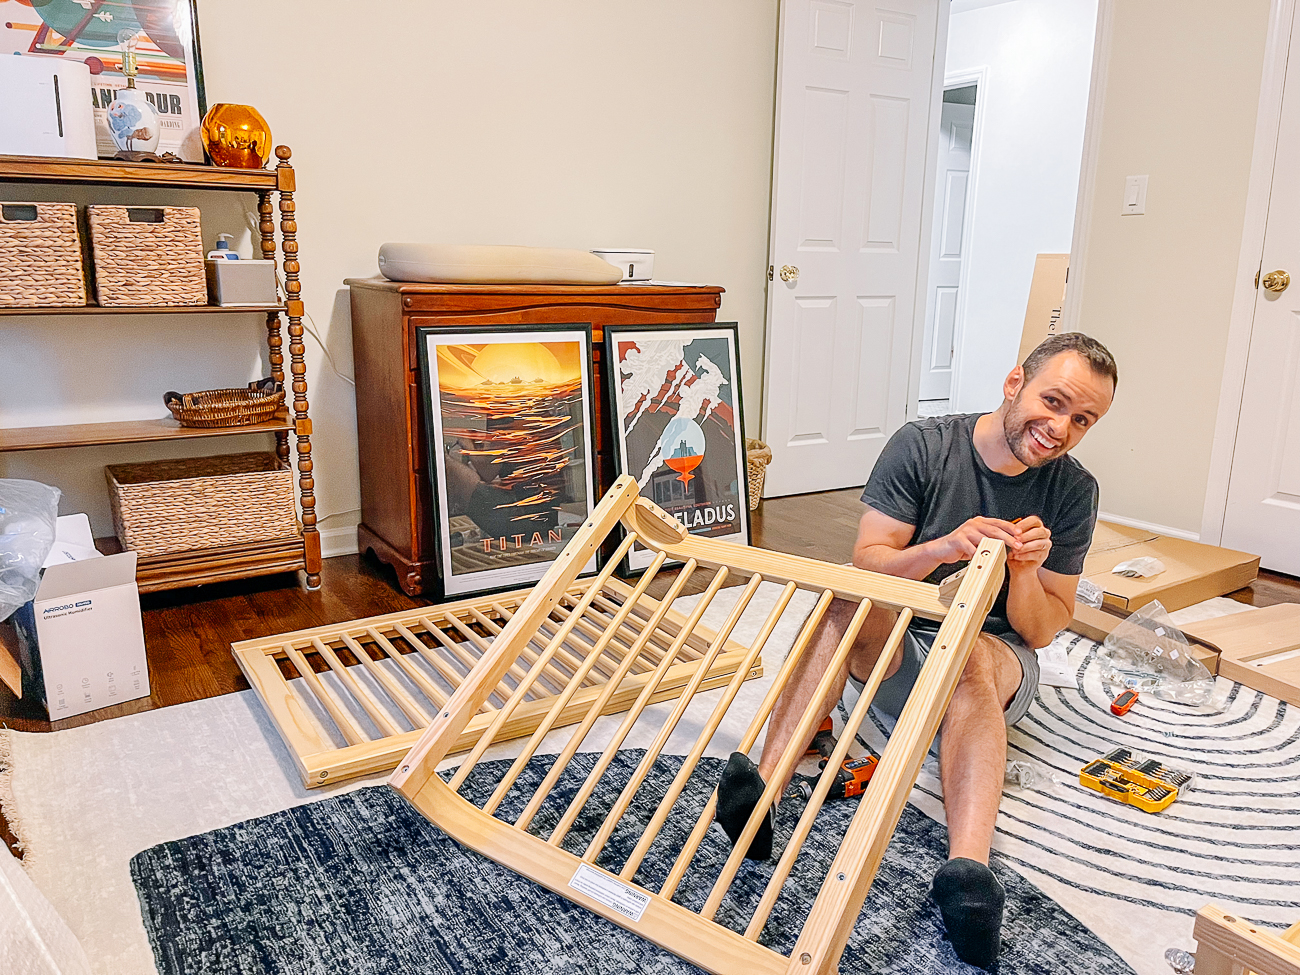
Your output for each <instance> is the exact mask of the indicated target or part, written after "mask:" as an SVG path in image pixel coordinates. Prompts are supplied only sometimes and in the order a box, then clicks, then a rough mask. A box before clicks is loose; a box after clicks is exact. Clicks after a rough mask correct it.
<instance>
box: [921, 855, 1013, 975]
mask: <svg viewBox="0 0 1300 975" xmlns="http://www.w3.org/2000/svg"><path fill="white" fill-rule="evenodd" d="M930 896H931V897H932V898H933V899H934V902H935V903H936V904H938V905H939V912H940V913H941V914H942V915H943V926H944V928H946V929H947V931H948V940H950V941H951V942H952V946H953V949H954V950H955V951H956V952H957V957H958V958H960V959H961V960H962V961H964V962H966V963H967V964H968V965H976V966H978V967H979V968H984V969H988V968H990V967H991V966H992V965H993V963H994V962H995V961H997V959H998V950H999V949H1000V948H1001V947H1002V905H1003V903H1004V902H1005V901H1006V893H1005V892H1004V891H1003V890H1002V885H1001V884H1000V883H998V878H997V877H995V876H993V871H992V870H990V869H989V868H988V867H986V866H985V865H984V864H982V863H980V862H979V861H977V860H968V859H966V858H965V857H956V858H955V859H952V860H949V861H948V862H947V863H945V864H944V865H943V866H942V867H940V868H939V872H938V873H936V874H935V875H934V886H933V887H931V888H930Z"/></svg>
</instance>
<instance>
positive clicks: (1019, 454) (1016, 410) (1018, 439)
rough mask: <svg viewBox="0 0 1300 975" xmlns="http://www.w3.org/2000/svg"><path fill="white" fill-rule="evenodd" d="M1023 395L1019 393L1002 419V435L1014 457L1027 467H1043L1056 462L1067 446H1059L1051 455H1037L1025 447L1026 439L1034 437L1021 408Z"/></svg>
mask: <svg viewBox="0 0 1300 975" xmlns="http://www.w3.org/2000/svg"><path fill="white" fill-rule="evenodd" d="M1022 395H1023V394H1022V393H1017V394H1016V398H1015V399H1013V400H1012V401H1011V408H1010V409H1008V410H1007V414H1006V416H1005V417H1003V419H1002V435H1003V436H1004V437H1005V438H1006V441H1007V447H1008V448H1010V450H1011V454H1012V456H1014V457H1015V458H1016V460H1018V461H1020V463H1022V464H1024V465H1025V466H1026V467H1042V466H1043V465H1044V464H1046V463H1047V462H1048V461H1052V460H1055V459H1056V458H1057V457H1060V456H1061V455H1062V454H1063V453H1065V450H1066V448H1065V444H1064V443H1062V444H1060V445H1058V446H1057V448H1056V449H1055V450H1053V451H1052V452H1051V453H1049V454H1036V453H1034V452H1033V451H1032V450H1031V449H1030V448H1029V447H1027V446H1026V445H1025V438H1026V437H1030V436H1032V434H1031V433H1030V432H1029V426H1030V424H1029V421H1028V420H1026V419H1025V414H1024V411H1023V410H1021V408H1020V397H1021V396H1022Z"/></svg>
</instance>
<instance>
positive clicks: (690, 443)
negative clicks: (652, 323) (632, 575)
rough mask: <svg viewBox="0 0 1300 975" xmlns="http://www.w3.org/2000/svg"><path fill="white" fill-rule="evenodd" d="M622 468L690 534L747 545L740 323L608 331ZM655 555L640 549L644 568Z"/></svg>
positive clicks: (632, 561)
mask: <svg viewBox="0 0 1300 975" xmlns="http://www.w3.org/2000/svg"><path fill="white" fill-rule="evenodd" d="M605 336H606V343H607V358H606V361H607V362H609V363H610V364H611V366H612V367H616V368H611V369H610V383H611V390H612V393H613V396H612V399H613V404H614V409H613V424H614V427H615V454H616V461H617V465H618V471H619V473H622V474H629V475H631V476H632V477H634V478H636V480H637V483H638V484H639V485H640V488H641V494H642V495H643V496H645V497H648V498H650V499H651V500H653V501H654V502H655V504H657V505H659V507H661V508H663V509H664V510H665V511H667V512H668V513H669V514H671V515H673V516H674V517H675V518H677V520H678V521H680V522H681V523H682V524H683V525H685V526H686V527H687V529H689V530H690V531H691V532H692V533H693V534H696V535H704V536H707V537H709V538H723V539H727V540H728V541H734V542H739V543H741V544H747V543H748V541H749V511H748V508H747V505H746V494H745V466H744V465H745V455H744V443H745V437H744V431H743V427H742V424H741V420H740V405H739V404H740V393H739V385H740V382H739V378H740V377H739V357H738V355H737V351H736V349H737V343H736V327H735V326H734V325H709V326H705V325H692V326H683V327H680V328H668V329H654V330H647V329H638V328H617V327H614V326H610V327H607V328H606V329H605ZM652 557H653V556H652V553H651V552H650V551H648V550H647V549H644V548H640V547H637V548H634V549H633V551H632V552H631V553H630V555H629V556H628V567H629V568H630V569H631V570H632V571H639V570H641V569H644V568H645V567H646V566H647V565H649V563H650V561H651V559H652Z"/></svg>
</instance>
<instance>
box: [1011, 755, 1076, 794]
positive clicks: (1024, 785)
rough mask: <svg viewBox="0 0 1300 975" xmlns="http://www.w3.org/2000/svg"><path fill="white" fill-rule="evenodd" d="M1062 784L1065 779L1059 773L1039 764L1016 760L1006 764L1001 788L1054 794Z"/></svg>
mask: <svg viewBox="0 0 1300 975" xmlns="http://www.w3.org/2000/svg"><path fill="white" fill-rule="evenodd" d="M1064 782H1065V778H1064V777H1063V776H1062V775H1061V774H1060V773H1059V772H1057V771H1056V770H1055V769H1050V768H1048V767H1047V766H1046V765H1043V764H1042V763H1041V762H1034V761H1031V760H1029V759H1017V760H1016V761H1012V762H1007V769H1006V777H1005V779H1004V780H1003V786H1004V788H1007V789H1022V790H1025V791H1028V792H1056V791H1057V790H1058V789H1060V787H1061V786H1062V785H1063V784H1064Z"/></svg>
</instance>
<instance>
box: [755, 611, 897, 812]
mask: <svg viewBox="0 0 1300 975" xmlns="http://www.w3.org/2000/svg"><path fill="white" fill-rule="evenodd" d="M855 612H857V605H856V604H855V603H852V602H849V601H848V600H847V599H834V600H832V601H831V604H830V606H829V607H827V609H826V615H825V616H824V617H822V621H821V624H820V625H819V626H818V627H817V631H816V633H814V634H813V638H812V642H811V643H809V645H808V649H807V650H805V651H804V654H803V656H802V657H801V658H800V660H799V663H798V664H796V665H795V668H794V672H793V673H792V674H791V675H790V681H789V683H787V684H786V685H785V690H784V691H783V692H782V693H781V696H780V697H779V698H778V699H777V702H776V707H774V708H773V709H772V717H771V719H770V720H769V721H768V723H767V738H766V739H765V740H764V742H763V754H762V757H761V758H760V759H759V763H758V772H759V774H760V775H761V776H762V777H763V780H764V781H769V780H770V778H771V776H772V775H773V774H774V773H775V772H776V767H777V764H778V763H779V762H780V761H781V753H782V752H784V751H785V748H786V746H787V745H788V744H789V742H790V739H791V738H793V737H794V733H795V730H796V728H797V727H798V725H799V722H800V720H801V719H802V718H803V716H804V714H805V713H806V712H807V710H808V709H809V708H810V707H812V706H813V705H814V703H815V704H816V707H817V720H816V721H814V722H813V724H812V732H810V733H809V735H808V736H807V738H805V739H804V740H803V741H802V742H800V743H799V745H800V746H801V747H800V749H799V751H800V752H801V753H802V751H803V750H804V749H806V748H807V747H808V745H809V743H810V742H811V741H812V736H813V734H815V733H816V731H817V726H818V725H820V724H821V723H822V721H824V720H825V719H826V716H827V715H829V714H830V713H831V711H832V710H833V709H834V707H835V703H836V702H837V701H838V700H839V699H840V697H841V696H843V694H844V685H845V683H847V682H848V678H849V672H850V671H852V672H853V673H854V674H855V675H856V676H858V677H861V678H862V679H864V680H865V679H866V677H867V676H868V675H869V674H870V673H871V668H872V667H874V666H875V665H876V659H877V658H878V657H879V656H880V651H881V650H882V649H883V648H884V646H885V641H886V640H887V639H889V631H890V630H891V629H893V626H894V622H895V620H897V619H898V614H897V613H895V612H893V611H892V610H887V609H882V608H877V607H872V609H871V612H870V613H868V614H867V618H866V619H865V620H864V621H863V623H862V629H861V630H859V631H858V637H857V639H856V640H855V641H854V644H853V649H852V650H850V651H849V656H848V660H847V661H846V662H845V666H844V667H843V668H841V670H840V673H839V674H838V675H837V676H836V678H835V681H834V682H833V683H832V684H831V686H830V689H829V690H828V691H827V692H826V697H825V698H824V699H823V700H821V701H818V702H814V701H813V695H814V694H816V693H817V685H818V684H819V683H821V679H822V677H823V676H824V675H825V673H826V668H827V667H829V666H830V662H831V659H832V658H833V657H834V656H835V649H836V648H837V647H838V646H839V645H840V640H842V639H843V638H844V633H845V631H846V630H848V628H849V623H850V622H852V620H853V614H854V613H855ZM901 660H902V658H901V657H898V658H897V659H896V660H895V661H894V662H893V663H892V664H891V665H890V668H889V672H888V674H887V676H892V675H893V673H894V671H896V670H898V665H899V662H900V661H901ZM793 772H794V770H793V769H791V775H787V776H786V781H785V782H783V783H782V791H783V792H784V791H785V786H787V785H789V784H790V778H791V777H792V775H793Z"/></svg>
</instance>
